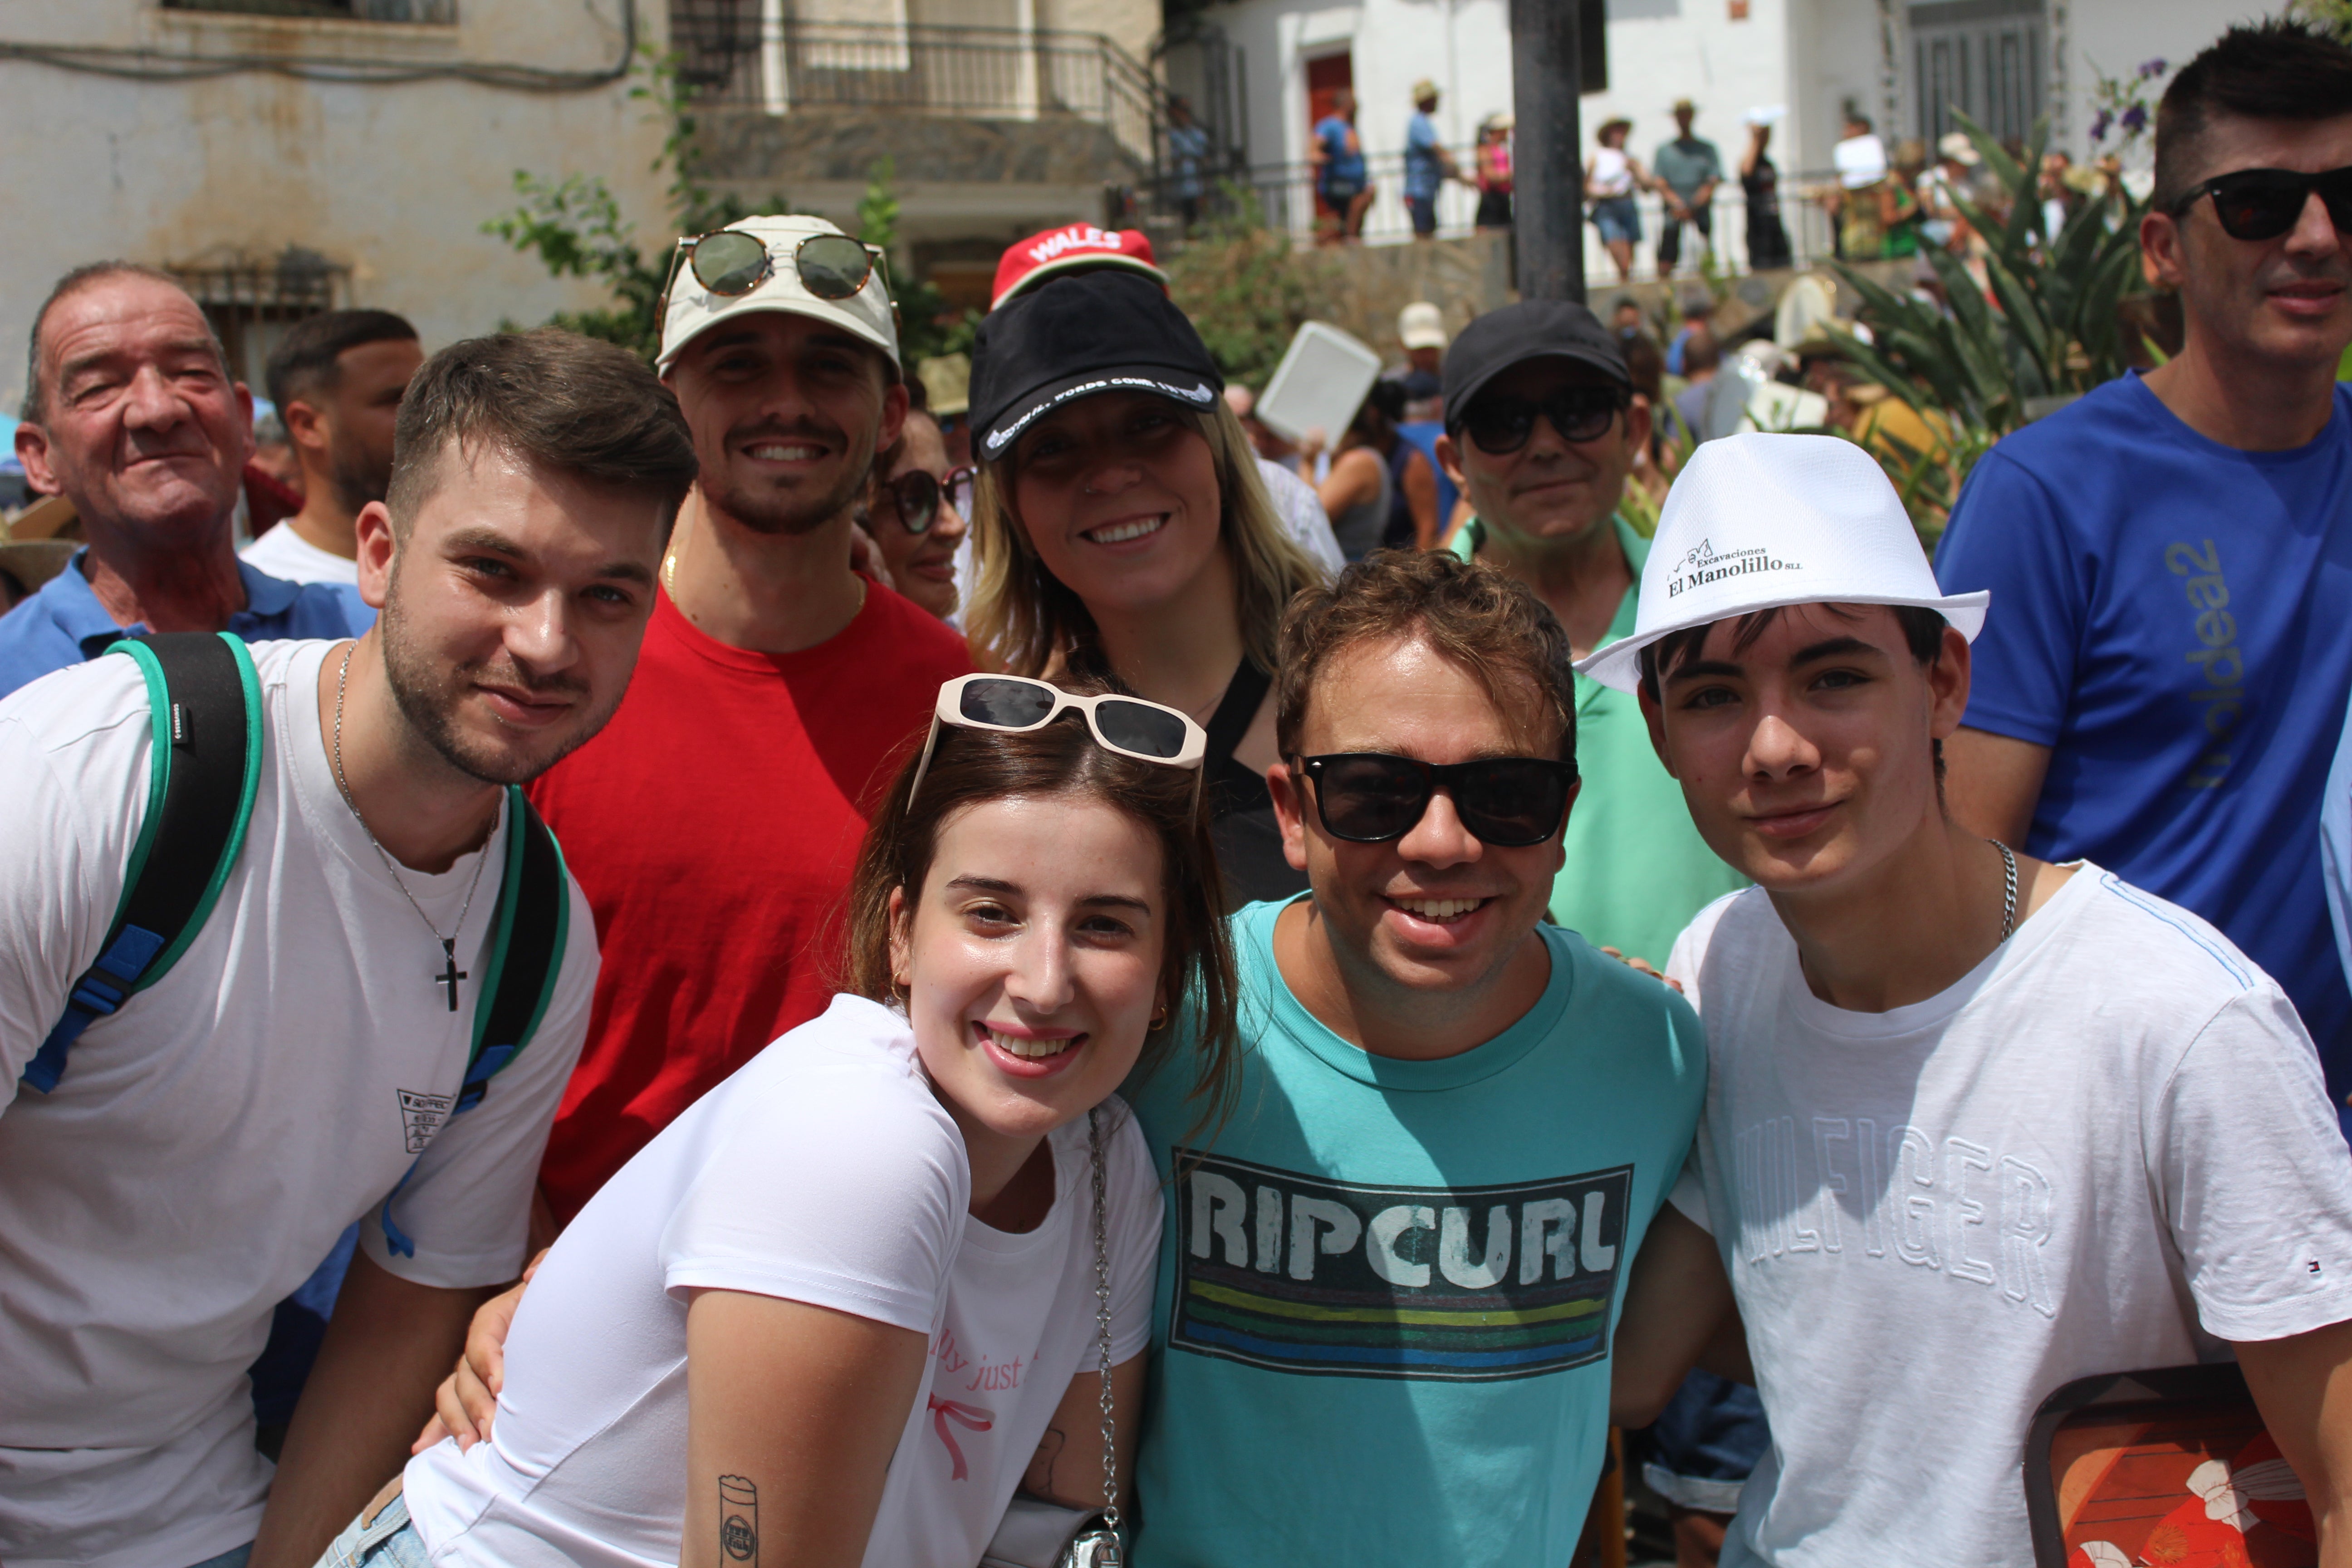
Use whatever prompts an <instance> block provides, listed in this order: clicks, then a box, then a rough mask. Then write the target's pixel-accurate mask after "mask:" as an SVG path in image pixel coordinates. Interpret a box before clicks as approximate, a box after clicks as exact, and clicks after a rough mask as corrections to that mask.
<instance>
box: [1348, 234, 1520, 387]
mask: <svg viewBox="0 0 2352 1568" xmlns="http://www.w3.org/2000/svg"><path fill="white" fill-rule="evenodd" d="M1314 254H1315V255H1316V256H1317V257H1318V258H1320V259H1321V260H1323V261H1324V262H1325V263H1327V264H1328V275H1329V277H1330V279H1331V283H1330V288H1329V297H1330V306H1329V309H1328V312H1318V319H1319V320H1322V321H1328V322H1330V323H1331V324H1332V325H1333V326H1335V327H1339V328H1343V329H1344V330H1346V331H1350V332H1353V333H1354V334H1355V335H1356V336H1357V337H1359V338H1361V339H1362V340H1363V341H1364V342H1366V343H1367V344H1369V345H1370V347H1371V348H1372V349H1373V350H1375V351H1376V352H1378V353H1380V354H1381V357H1382V358H1384V359H1390V360H1395V359H1401V358H1402V357H1403V354H1404V345H1403V344H1402V343H1401V342H1398V341H1397V335H1396V320H1397V312H1398V311H1400V310H1403V309H1404V308H1405V307H1406V306H1407V305H1410V304H1412V302H1413V301H1414V300H1429V301H1430V302H1432V303H1433V304H1434V305H1436V306H1437V308H1438V310H1440V311H1441V312H1443V313H1444V317H1445V330H1446V331H1448V332H1458V331H1461V330H1462V329H1463V328H1464V327H1465V326H1467V325H1469V324H1470V321H1471V319H1472V318H1473V317H1475V316H1478V315H1482V314H1484V313H1485V312H1486V311H1488V310H1494V309H1495V308H1496V306H1498V305H1507V304H1509V303H1510V302H1511V301H1512V300H1516V299H1517V298H1518V290H1517V289H1514V288H1513V287H1512V284H1511V248H1510V237H1509V236H1508V235H1504V234H1476V235H1471V236H1469V237H1466V238H1462V239H1435V240H1425V241H1419V242H1414V243H1411V244H1404V245H1350V246H1332V247H1327V248H1324V249H1320V250H1318V251H1316V252H1315V253H1314Z"/></svg>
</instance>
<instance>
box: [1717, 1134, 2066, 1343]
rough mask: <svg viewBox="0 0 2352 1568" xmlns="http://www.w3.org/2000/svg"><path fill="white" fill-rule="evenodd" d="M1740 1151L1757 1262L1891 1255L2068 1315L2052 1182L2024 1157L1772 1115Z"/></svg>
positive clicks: (1742, 1211)
mask: <svg viewBox="0 0 2352 1568" xmlns="http://www.w3.org/2000/svg"><path fill="white" fill-rule="evenodd" d="M1732 1147H1733V1158H1734V1162H1735V1163H1736V1166H1737V1168H1736V1169H1735V1170H1733V1171H1731V1172H1727V1173H1726V1175H1727V1177H1728V1178H1729V1184H1730V1185H1731V1186H1732V1187H1733V1188H1734V1190H1735V1191H1737V1192H1738V1196H1739V1240H1738V1253H1737V1257H1738V1260H1739V1261H1740V1262H1741V1263H1743V1264H1745V1265H1746V1266H1748V1267H1749V1268H1787V1267H1791V1266H1793V1265H1795V1264H1797V1263H1798V1262H1799V1261H1800V1260H1801V1259H1811V1260H1818V1261H1821V1262H1827V1263H1842V1262H1853V1261H1858V1260H1859V1259H1880V1260H1885V1261H1888V1262H1892V1263H1896V1264H1900V1265H1903V1266H1906V1267H1908V1268H1916V1269H1920V1270H1922V1271H1924V1272H1926V1273H1930V1274H1937V1273H1939V1274H1941V1275H1943V1277H1944V1278H1945V1279H1949V1280H1951V1281H1953V1282H1954V1283H1955V1284H1960V1285H1967V1286H1971V1287H1978V1288H1985V1289H1991V1290H1994V1291H1996V1292H1997V1293H1998V1294H1999V1295H2000V1297H2001V1298H2002V1299H2003V1300H2007V1301H2009V1302H2010V1303H2011V1304H2013V1305H2015V1306H2019V1307H2030V1308H2031V1309H2032V1310H2034V1311H2036V1312H2039V1313H2040V1314H2042V1316H2043V1317H2045V1318H2053V1317H2055V1316H2057V1312H2058V1298H2057V1293H2056V1292H2055V1291H2054V1290H2053V1289H2052V1288H2051V1282H2050V1275H2049V1268H2048V1266H2047V1264H2046V1263H2045V1261H2044V1253H2045V1250H2046V1248H2047V1247H2049V1245H2050V1240H2051V1237H2052V1235H2053V1230H2054V1228H2055V1221H2054V1218H2053V1216H2054V1215H2055V1212H2056V1205H2055V1204H2054V1203H2053V1190H2052V1187H2051V1184H2050V1178H2049V1177H2048V1176H2046V1175H2044V1174H2042V1171H2041V1169H2040V1168H2039V1167H2038V1166H2035V1165H2033V1164H2032V1163H2029V1162H2027V1161H2025V1160H2022V1159H2020V1158H2019V1157H2018V1156H2016V1155H2015V1154H2011V1153H2005V1152H2001V1151H2000V1150H1998V1149H1995V1148H1993V1147H1992V1146H1991V1145H1990V1144H1987V1143H1979V1142H1975V1141H1973V1140H1971V1139H1968V1138H1962V1137H1958V1136H1946V1137H1937V1135H1936V1133H1935V1132H1934V1131H1930V1130H1928V1129H1925V1128H1920V1127H1915V1126H1911V1125H1908V1124H1906V1123H1904V1122H1900V1121H1890V1122H1887V1123H1885V1124H1882V1123H1880V1122H1879V1121H1875V1120H1874V1119H1872V1118H1870V1117H1867V1116H1814V1117H1811V1118H1810V1119H1809V1120H1808V1121H1803V1122H1801V1121H1799V1120H1798V1119H1797V1118H1795V1117H1793V1116H1777V1117H1767V1118H1765V1119H1764V1120H1763V1121H1758V1122H1754V1123H1751V1124H1750V1125H1748V1126H1747V1127H1745V1128H1742V1129H1741V1130H1740V1131H1739V1132H1738V1135H1737V1136H1736V1137H1735V1138H1734V1139H1733V1142H1732ZM1855 1232H1859V1234H1858V1235H1857V1234H1855Z"/></svg>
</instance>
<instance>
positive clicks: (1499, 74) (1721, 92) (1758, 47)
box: [1208, 0, 2265, 174]
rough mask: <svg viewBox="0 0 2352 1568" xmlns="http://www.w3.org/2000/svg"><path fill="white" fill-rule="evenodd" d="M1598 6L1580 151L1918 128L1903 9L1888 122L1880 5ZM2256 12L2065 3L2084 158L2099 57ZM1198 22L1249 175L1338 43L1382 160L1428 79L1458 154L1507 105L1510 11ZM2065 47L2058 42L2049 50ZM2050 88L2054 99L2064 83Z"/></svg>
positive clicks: (1292, 130) (1846, 1)
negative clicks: (1411, 96)
mask: <svg viewBox="0 0 2352 1568" xmlns="http://www.w3.org/2000/svg"><path fill="white" fill-rule="evenodd" d="M1606 4H1607V5H1608V6H1609V72H1610V87H1609V90H1608V91H1607V92H1603V93H1596V94H1594V95H1592V96H1591V97H1588V98H1586V99H1585V100H1584V103H1583V121H1584V125H1585V127H1586V130H1587V142H1588V145H1589V144H1590V141H1591V136H1590V132H1591V128H1592V127H1594V126H1597V125H1599V124H1600V123H1601V121H1603V120H1606V119H1609V118H1610V117H1612V115H1619V114H1622V115H1623V116H1625V117H1626V118H1627V119H1629V120H1631V121H1633V135H1632V137H1631V138H1630V144H1631V146H1632V148H1633V151H1634V152H1635V153H1637V154H1639V155H1640V156H1641V157H1643V159H1644V160H1646V159H1647V158H1648V157H1649V156H1650V154H1651V153H1652V152H1653V151H1654V150H1655V148H1656V146H1657V144H1658V143H1659V142H1662V141H1664V140H1665V139H1666V138H1667V137H1669V136H1671V135H1673V134H1674V123H1673V120H1672V118H1671V116H1670V115H1669V114H1668V112H1667V111H1668V109H1669V107H1670V106H1671V105H1672V104H1673V102H1674V100H1675V99H1677V98H1681V97H1685V96H1687V97H1689V98H1691V99H1692V100H1695V101H1696V103H1697V104H1698V106H1699V119H1698V123H1697V131H1698V133H1699V134H1700V135H1702V136H1705V137H1707V138H1708V139H1709V140H1711V141H1713V142H1715V143H1716V144H1717V146H1718V147H1720V148H1721V149H1722V150H1723V153H1724V156H1725V159H1726V161H1727V162H1729V161H1731V160H1733V159H1736V158H1737V156H1738V151H1739V149H1740V148H1741V147H1742V146H1743V145H1744V144H1745V138H1746V132H1745V131H1744V130H1743V128H1742V127H1741V125H1740V123H1739V121H1740V117H1741V116H1742V115H1743V114H1744V113H1745V112H1746V111H1747V110H1748V109H1750V108H1752V107H1758V106H1761V105H1766V104H1784V105H1786V106H1787V108H1788V110H1789V118H1788V119H1787V120H1786V121H1783V122H1782V125H1781V128H1780V130H1779V131H1777V132H1774V137H1773V156H1774V158H1775V160H1776V161H1777V162H1778V163H1780V167H1781V170H1782V171H1783V173H1784V174H1799V173H1805V172H1813V171H1819V170H1822V169H1826V168H1827V167H1828V166H1829V163H1830V148H1831V146H1832V144H1833V143H1834V142H1836V140H1837V138H1838V134H1839V121H1840V115H1841V110H1842V107H1843V103H1844V101H1845V100H1847V99H1848V98H1852V99H1853V100H1855V101H1856V102H1858V103H1859V104H1860V105H1861V106H1862V108H1863V110H1864V112H1866V113H1868V114H1869V115H1870V116H1871V117H1872V119H1873V120H1874V121H1880V122H1881V123H1880V129H1881V131H1882V132H1885V133H1886V135H1887V137H1888V140H1889V142H1890V144H1891V143H1892V142H1894V141H1895V140H1899V139H1901V138H1902V137H1905V136H1908V135H1910V134H1912V133H1913V131H1914V129H1915V126H1916V111H1917V109H1916V98H1915V96H1914V85H1913V82H1912V79H1911V62H1910V47H1909V36H1908V32H1907V28H1906V26H1904V18H1905V17H1906V15H1907V12H1908V9H1909V7H1908V5H1904V4H1897V5H1895V19H1896V26H1895V49H1896V56H1897V60H1898V62H1899V70H1898V75H1897V88H1896V92H1897V98H1898V112H1897V115H1896V117H1895V120H1894V121H1893V122H1891V123H1888V122H1887V121H1886V117H1885V111H1884V109H1883V105H1882V98H1883V90H1882V70H1881V61H1882V58H1883V55H1882V45H1881V37H1880V19H1879V9H1878V5H1877V0H1751V4H1750V5H1749V7H1748V12H1749V14H1748V16H1747V18H1746V19H1744V20H1733V19H1732V16H1731V10H1732V7H1731V5H1730V4H1729V3H1728V0H1606ZM2264 8H2265V7H2264V5H2263V4H2262V3H2261V0H2069V3H2068V4H2066V5H2065V6H2064V11H2065V16H2066V37H2065V41H2064V45H2063V47H2064V52H2065V60H2064V66H2065V69H2064V71H2063V83H2064V89H2065V114H2064V121H2065V126H2066V132H2067V137H2066V143H2065V144H2066V145H2067V146H2068V147H2069V150H2070V151H2071V152H2073V153H2074V154H2075V155H2076V156H2077V157H2080V156H2082V155H2083V154H2084V152H2085V151H2086V143H2087V138H2086V132H2087V130H2088V128H2089V124H2090V119H2091V109H2090V95H2091V89H2092V88H2093V86H2094V84H2095V79H2096V74H2097V70H2096V68H2104V69H2105V71H2106V72H2107V73H2108V74H2110V75H2119V74H2122V73H2125V72H2128V71H2130V70H2131V69H2132V68H2135V67H2137V65H2138V64H2139V62H2140V61H2142V60H2145V59H2148V58H2155V57H2161V58H2165V59H2167V60H2168V61H2170V62H2172V63H2173V64H2174V65H2176V66H2178V65H2179V63H2180V62H2182V61H2184V60H2186V59H2188V58H2189V57H2190V56H2191V55H2194V54H2195V53H2196V52H2197V51H2198V50H2199V49H2200V48H2202V47H2205V45H2207V44H2208V43H2210V42H2211V41H2212V39H2213V38H2214V37H2217V36H2218V35H2219V34H2220V32H2221V29H2222V28H2223V27H2225V26H2229V25H2230V24H2231V22H2233V21H2238V20H2242V19H2248V18H2251V17H2253V16H2257V15H2259V14H2261V13H2262V12H2263V10H2264ZM1208 16H1209V17H1210V19H1212V20H1213V21H1215V22H1216V23H1217V24H1218V25H1219V26H1223V28H1224V29H1225V32H1226V34H1227V36H1228V37H1230V38H1231V39H1232V40H1233V42H1234V43H1235V44H1238V45H1239V46H1240V47H1242V49H1243V51H1244V58H1245V61H1246V66H1245V70H1246V76H1247V83H1248V100H1249V117H1250V161H1251V162H1252V163H1299V162H1303V161H1304V160H1305V158H1306V156H1307V125H1306V116H1307V107H1306V105H1307V88H1306V67H1305V62H1306V61H1307V58H1310V57H1312V56H1314V55H1317V54H1320V53H1324V52H1327V51H1328V50H1330V49H1333V48H1335V47H1340V46H1348V47H1351V48H1352V51H1353V54H1354V64H1355V77H1356V96H1357V99H1358V100H1359V102H1360V104H1361V106H1362V108H1361V110H1360V114H1359V116H1358V126H1359V129H1360V132H1361V133H1362V136H1363V140H1364V146H1365V149H1366V151H1367V152H1369V153H1373V154H1375V155H1379V154H1384V153H1386V154H1393V153H1398V152H1400V151H1402V148H1403V145H1404V124H1405V118H1406V116H1407V115H1408V114H1409V113H1410V112H1411V105H1410V103H1409V101H1408V98H1407V95H1408V93H1409V91H1410V89H1411V87H1412V83H1413V82H1414V81H1416V80H1418V79H1421V78H1423V77H1424V76H1425V77H1429V78H1431V79H1433V80H1435V81H1436V82H1437V84H1438V85H1439V87H1440V88H1442V89H1444V93H1445V96H1444V104H1443V105H1442V107H1441V109H1440V111H1439V115H1438V121H1439V127H1440V129H1441V130H1442V131H1443V132H1444V135H1445V138H1446V140H1447V142H1449V143H1452V144H1456V145H1459V144H1463V143H1466V142H1469V141H1470V139H1471V134H1472V132H1473V130H1474V128H1475V126H1476V124H1477V122H1478V121H1479V119H1480V118H1481V117H1482V116H1484V115H1486V113H1488V112H1490V111H1491V110H1497V109H1508V108H1509V107H1510V102H1511V62H1510V39H1509V21H1508V16H1507V8H1506V5H1504V3H1503V0H1359V3H1357V4H1352V5H1334V4H1331V3H1330V0H1234V3H1232V4H1227V5H1215V6H1213V7H1212V8H1211V9H1210V11H1209V13H1208ZM2057 47H2059V46H2058V45H2057V43H2056V41H2055V40H2054V39H2053V51H2054V50H2055V49H2056V48H2057ZM2093 62H2095V63H2096V68H2095V67H2094V63H2093ZM2057 63H2058V62H2057V61H2055V60H2054V59H2053V62H2052V64H2053V66H2054V65H2056V64H2057ZM2051 79H2052V81H2053V87H2054V86H2055V84H2056V83H2057V82H2058V80H2059V79H2060V78H2059V75H2058V73H2056V72H2054V71H2053V75H2052V78H2051ZM2053 107H2054V105H2053Z"/></svg>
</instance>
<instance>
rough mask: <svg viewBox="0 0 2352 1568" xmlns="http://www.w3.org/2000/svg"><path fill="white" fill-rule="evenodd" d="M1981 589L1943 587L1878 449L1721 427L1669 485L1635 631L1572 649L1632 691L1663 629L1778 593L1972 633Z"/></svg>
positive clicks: (1747, 608) (1585, 667) (1785, 599)
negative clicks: (1911, 615)
mask: <svg viewBox="0 0 2352 1568" xmlns="http://www.w3.org/2000/svg"><path fill="white" fill-rule="evenodd" d="M1991 600H1992V595H1991V594H1990V592H1989V591H1982V590H1979V592H1977V593H1974V594H1946V593H1944V592H1942V591H1941V590H1940V589H1938V588H1937V586H1936V574H1935V572H1934V570H1933V569H1932V568H1930V567H1929V566H1928V564H1927V552H1925V551H1923V550H1921V549H1920V548H1919V536H1918V535H1917V534H1916V533H1915V532H1913V531H1912V530H1911V520H1910V518H1909V517H1907V516H1906V515H1905V513H1904V510H1903V502H1902V501H1901V500H1899V499H1898V498H1897V497H1896V496H1895V487H1894V485H1892V484H1891V483H1889V482H1888V480H1887V478H1886V474H1885V470H1884V469H1882V468H1879V466H1878V461H1877V459H1876V458H1873V457H1872V456H1871V455H1870V454H1869V453H1868V452H1866V451H1864V450H1863V448H1862V447H1859V446H1856V445H1855V444H1854V443H1853V442H1852V441H1846V440H1841V439H1840V438H1838V437H1834V436H1769V435H1762V434H1749V435H1745V436H1726V437H1723V438H1721V439H1720V440H1715V441H1709V442H1706V444H1704V445H1703V446H1701V447H1699V448H1698V450H1697V451H1696V452H1694V453H1693V454H1692V455H1691V460H1690V461H1689V462H1688V463H1687V464H1685V465H1684V468H1683V471H1682V473H1681V475H1680V476H1679V477H1678V478H1676V479H1675V488H1674V489H1671V490H1669V491H1667V492H1666V505H1665V510H1664V512H1663V513H1662V514H1661V515H1660V516H1659V519H1658V535H1657V538H1656V540H1655V541H1654V542H1652V544H1651V546H1650V560H1649V564H1648V565H1646V566H1645V567H1643V570H1642V599H1641V604H1640V605H1639V607H1638V608H1637V610H1636V612H1635V615H1634V617H1633V636H1631V637H1621V638H1619V639H1618V640H1617V641H1615V642H1613V643H1611V644H1610V645H1609V646H1608V647H1604V648H1601V649H1599V650H1598V651H1596V652H1594V653H1592V654H1591V655H1590V656H1588V657H1586V658H1581V659H1579V660H1578V661H1577V665H1576V668H1578V669H1579V670H1580V671H1582V672H1583V673H1584V674H1586V675H1589V676H1591V678H1592V679H1595V680H1597V681H1599V682H1601V684H1602V685H1603V686H1613V687H1615V688H1617V689H1619V690H1621V691H1631V690H1633V689H1634V688H1635V687H1636V686H1638V685H1639V684H1640V682H1641V675H1642V669H1641V657H1640V656H1641V652H1642V650H1643V648H1645V647H1649V646H1650V645H1651V644H1652V643H1654V642H1656V641H1657V640H1658V639H1659V638H1660V637H1665V636H1668V635H1669V634H1671V633H1674V632H1679V631H1685V630H1687V629H1688V628H1690V627H1692V626H1710V625H1712V624H1714V623H1715V622H1717V621H1721V620H1728V619H1730V618H1732V617H1734V616H1745V615H1748V614H1750V613H1751V612H1754V611H1757V610H1769V609H1772V608H1775V607H1777V606H1779V605H1820V604H1832V605H1916V606H1918V607H1919V608H1921V609H1925V610H1934V611H1937V613H1939V614H1940V615H1942V616H1943V617H1944V618H1945V619H1946V620H1947V621H1949V622H1950V623H1951V624H1952V625H1953V626H1954V627H1956V628H1958V631H1959V634H1960V635H1961V636H1962V637H1966V638H1968V639H1969V641H1970V642H1974V641H1975V640H1976V637H1977V633H1978V632H1979V631H1980V630H1982V629H1983V627H1984V618H1985V606H1986V605H1988V604H1990V602H1991Z"/></svg>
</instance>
